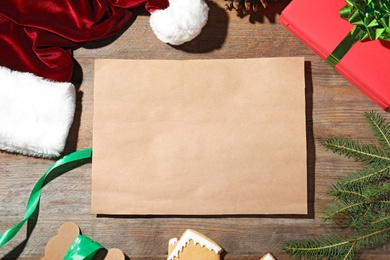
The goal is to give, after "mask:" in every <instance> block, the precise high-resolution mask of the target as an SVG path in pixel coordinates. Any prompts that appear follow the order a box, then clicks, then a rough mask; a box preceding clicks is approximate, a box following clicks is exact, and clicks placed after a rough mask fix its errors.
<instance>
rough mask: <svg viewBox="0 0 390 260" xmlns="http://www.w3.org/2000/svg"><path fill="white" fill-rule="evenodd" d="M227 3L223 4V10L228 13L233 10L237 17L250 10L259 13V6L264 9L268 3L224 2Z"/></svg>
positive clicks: (253, 0) (259, 0) (260, 0)
mask: <svg viewBox="0 0 390 260" xmlns="http://www.w3.org/2000/svg"><path fill="white" fill-rule="evenodd" d="M225 1H226V2H227V3H226V4H225V9H226V10H228V11H232V10H233V9H234V10H235V11H236V13H237V15H239V14H241V13H243V14H247V13H249V11H250V10H253V11H254V12H257V11H259V5H260V3H261V5H262V6H263V7H264V8H267V6H268V2H267V0H225Z"/></svg>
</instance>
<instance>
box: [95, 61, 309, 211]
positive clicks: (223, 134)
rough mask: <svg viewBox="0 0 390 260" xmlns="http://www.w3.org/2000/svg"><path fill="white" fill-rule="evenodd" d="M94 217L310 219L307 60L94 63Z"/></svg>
mask: <svg viewBox="0 0 390 260" xmlns="http://www.w3.org/2000/svg"><path fill="white" fill-rule="evenodd" d="M94 82H95V86H94V125H93V162H92V212H93V213H95V214H129V215H234V214H240V215H241V214H307V180H306V178H307V174H306V173H307V169H306V168H307V167H306V124H305V80H304V59H303V58H259V59H225V60H103V59H102V60H96V63H95V80H94Z"/></svg>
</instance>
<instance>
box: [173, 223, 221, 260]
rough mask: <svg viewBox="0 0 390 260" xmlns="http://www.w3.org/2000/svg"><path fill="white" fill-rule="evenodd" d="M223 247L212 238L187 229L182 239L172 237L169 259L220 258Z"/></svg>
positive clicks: (197, 259) (206, 259) (214, 259)
mask: <svg viewBox="0 0 390 260" xmlns="http://www.w3.org/2000/svg"><path fill="white" fill-rule="evenodd" d="M222 251H223V249H222V248H221V247H220V246H219V245H218V244H217V243H215V242H214V241H213V240H211V239H210V238H208V237H206V236H204V235H203V234H201V233H199V232H196V231H194V230H191V229H187V230H186V231H185V232H184V233H183V235H182V236H181V238H180V240H178V239H177V238H172V239H171V240H169V245H168V258H167V260H199V259H202V260H220V254H221V252H222Z"/></svg>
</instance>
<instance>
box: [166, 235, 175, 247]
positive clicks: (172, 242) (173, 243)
mask: <svg viewBox="0 0 390 260" xmlns="http://www.w3.org/2000/svg"><path fill="white" fill-rule="evenodd" d="M176 243H177V238H176V237H175V238H172V239H170V240H169V243H168V244H169V245H170V246H173V245H175V244H176Z"/></svg>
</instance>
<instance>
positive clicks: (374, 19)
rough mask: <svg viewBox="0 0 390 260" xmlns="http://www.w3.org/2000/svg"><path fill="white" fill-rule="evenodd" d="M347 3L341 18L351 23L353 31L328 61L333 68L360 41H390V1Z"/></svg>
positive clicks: (364, 0) (369, 0) (354, 0)
mask: <svg viewBox="0 0 390 260" xmlns="http://www.w3.org/2000/svg"><path fill="white" fill-rule="evenodd" d="M346 2H347V5H345V6H344V7H343V8H341V10H340V16H341V18H343V19H345V20H347V21H349V22H350V23H351V24H352V25H353V29H352V30H351V32H350V33H349V34H348V35H347V36H346V37H345V38H344V39H343V40H342V41H341V43H340V44H339V45H338V46H337V47H336V49H335V50H334V51H333V52H332V53H331V54H330V55H329V57H328V58H327V59H326V61H327V62H328V63H329V64H330V65H331V66H333V67H334V66H336V64H337V63H338V62H339V61H340V60H341V58H342V57H344V55H345V54H346V53H347V52H348V51H349V50H350V49H351V48H352V46H353V45H354V44H355V43H356V42H358V41H363V40H366V39H370V40H378V39H382V40H386V41H390V8H389V7H390V0H346Z"/></svg>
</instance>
